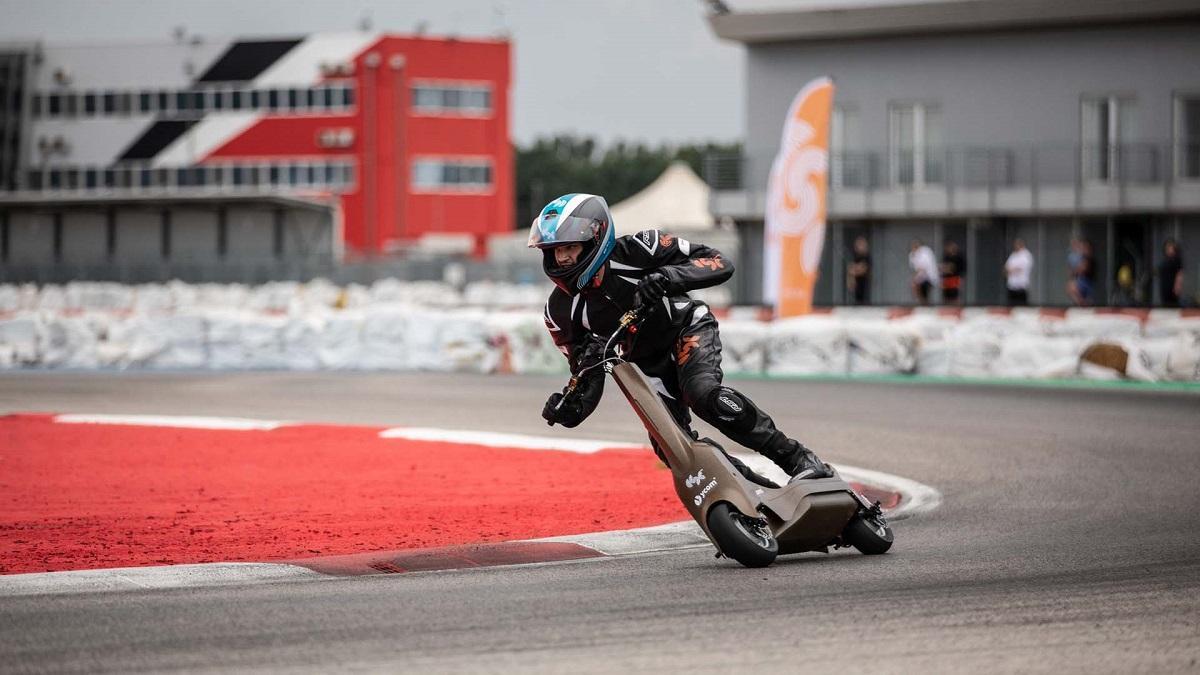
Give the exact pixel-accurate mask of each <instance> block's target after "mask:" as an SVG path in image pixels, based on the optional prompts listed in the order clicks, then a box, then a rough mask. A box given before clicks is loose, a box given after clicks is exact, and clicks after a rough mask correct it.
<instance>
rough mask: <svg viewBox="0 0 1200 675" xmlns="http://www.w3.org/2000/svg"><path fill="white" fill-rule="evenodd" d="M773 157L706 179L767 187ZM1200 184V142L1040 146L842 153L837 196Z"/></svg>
mask: <svg viewBox="0 0 1200 675" xmlns="http://www.w3.org/2000/svg"><path fill="white" fill-rule="evenodd" d="M772 159H773V158H770V157H761V156H754V155H736V154H712V155H709V156H707V157H705V162H704V179H705V181H706V182H707V183H708V184H709V186H710V187H712V188H713V189H715V190H718V191H745V190H749V191H762V190H765V189H766V184H767V176H768V175H769V173H770V167H771V162H772ZM1177 182H1191V183H1200V143H1186V144H1185V143H1176V144H1171V143H1127V144H1122V145H1105V144H1097V145H1079V144H1069V143H1060V144H1052V143H1048V144H1039V145H1031V146H1023V147H969V146H964V147H953V148H928V149H902V150H896V151H887V150H875V151H861V152H835V153H831V155H830V157H829V187H830V191H831V192H833V193H835V194H836V193H837V192H839V191H857V192H862V191H866V192H875V191H888V192H892V191H896V190H901V191H903V190H919V189H922V188H932V189H939V190H950V191H953V190H978V189H984V190H996V189H1004V188H1029V189H1033V190H1037V189H1039V188H1052V187H1072V188H1076V189H1080V188H1083V187H1088V186H1104V185H1112V186H1153V185H1165V184H1171V183H1177Z"/></svg>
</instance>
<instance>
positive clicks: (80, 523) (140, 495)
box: [0, 414, 899, 574]
mask: <svg viewBox="0 0 1200 675" xmlns="http://www.w3.org/2000/svg"><path fill="white" fill-rule="evenodd" d="M380 431H381V429H380V428H376V427H359V426H332V425H294V426H282V427H279V428H276V429H274V430H270V431H262V430H254V431H234V430H226V429H221V430H213V429H194V428H178V427H168V426H133V425H121V424H67V423H59V422H56V421H55V418H54V416H53V415H34V414H23V415H8V416H0V574H18V573H24V572H48V571H58V570H79V569H97V568H113V567H136V566H146V565H170V564H182V563H204V562H267V561H284V560H286V561H293V562H294V561H300V560H304V559H312V558H318V557H328V556H351V557H350V558H346V559H345V560H346V561H347V562H346V564H347V565H350V566H351V567H354V566H355V565H357V566H358V567H362V565H359V564H358V563H360V562H362V561H359V560H357V558H355V557H354V556H356V555H357V556H360V557H361V556H362V555H364V554H369V553H370V552H379V551H387V552H390V553H389V555H390V556H391V557H390V558H388V560H389V561H390V562H389V563H388V564H389V565H391V566H393V567H395V568H396V569H395V570H391V569H389V570H386V571H410V570H414V569H433V568H435V567H436V566H439V565H440V566H442V567H445V566H447V565H449V564H450V563H447V562H446V561H447V560H450V561H452V562H453V561H458V562H454V563H453V564H454V565H459V566H462V565H465V566H477V565H489V564H498V563H496V562H495V560H507V559H508V558H510V557H513V556H516V557H517V558H522V557H530V556H534V557H540V558H539V559H555V560H560V559H573V558H578V557H588V556H590V555H592V553H590V552H589V549H584V548H583V547H579V546H576V545H573V544H554V545H550V544H534V545H530V544H510V545H502V546H478V545H480V544H492V543H495V542H517V541H518V540H524V539H534V538H539V537H550V536H560V535H571V534H580V533H587V532H599V531H608V530H626V529H632V528H638V527H647V526H651V525H659V524H663V523H670V522H676V521H680V520H686V519H687V518H688V514H687V511H686V510H684V508H683V506H682V505H681V504H680V503H679V499H678V497H676V495H675V492H674V489H673V487H672V482H671V477H670V474H669V473H668V472H667V471H666V468H665V467H664V466H663V465H662V464H661V463H659V461H658V460H657V458H655V457H654V455H653V453H651V452H650V451H649V449H645V450H632V449H608V450H602V451H600V452H597V453H594V454H578V453H572V452H565V451H558V450H529V449H519V448H494V447H484V446H480V445H472V444H467V443H458V442H448V441H419V440H410V439H384V438H380V437H379V432H380ZM859 487H860V489H861V486H859ZM865 493H866V494H867V496H868V497H869V498H871V499H881V500H882V501H883V505H884V507H885V508H891V507H894V506H895V505H896V503H897V502H898V501H899V495H897V494H894V493H887V492H876V491H874V490H870V489H867V490H866V491H865ZM446 547H457V548H449V549H447V548H446ZM555 547H557V548H555ZM435 549H437V550H435ZM548 549H554V550H548ZM560 549H561V550H560ZM397 551H409V553H405V554H403V555H399V554H396V552H397ZM547 556H548V557H547ZM522 559H523V558H522ZM372 560H374V559H373V558H372ZM351 563H353V564H351ZM323 564H325V565H326V566H328V565H330V564H333V563H332V562H328V561H327V562H326V563H323ZM339 564H341V563H339ZM335 566H336V565H335ZM317 567H320V565H319V564H317ZM317 567H314V569H316V568H317ZM322 571H325V570H322Z"/></svg>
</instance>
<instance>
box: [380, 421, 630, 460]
mask: <svg viewBox="0 0 1200 675" xmlns="http://www.w3.org/2000/svg"><path fill="white" fill-rule="evenodd" d="M379 437H380V438H403V439H405V440H410V441H435V442H440V443H463V444H466V445H483V446H487V447H489V448H519V449H521V450H561V451H563V452H578V453H581V454H585V455H589V454H592V453H595V452H600V451H601V450H613V449H618V450H641V449H643V448H648V446H647V445H646V444H645V443H622V442H620V441H596V440H589V439H583V438H551V437H546V436H527V435H525V434H501V433H497V432H493V431H464V430H458V429H432V428H428V427H395V428H392V429H385V430H383V431H381V432H379Z"/></svg>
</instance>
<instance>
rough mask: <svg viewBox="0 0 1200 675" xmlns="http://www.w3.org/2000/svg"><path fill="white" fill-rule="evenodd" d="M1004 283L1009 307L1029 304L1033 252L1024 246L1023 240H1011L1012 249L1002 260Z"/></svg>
mask: <svg viewBox="0 0 1200 675" xmlns="http://www.w3.org/2000/svg"><path fill="white" fill-rule="evenodd" d="M1004 276H1005V279H1006V283H1005V285H1006V286H1007V287H1008V305H1009V306H1010V307H1015V306H1025V305H1028V304H1029V281H1030V278H1031V277H1032V276H1033V254H1032V253H1030V252H1029V249H1027V248H1025V240H1024V239H1021V238H1019V237H1018V238H1017V239H1015V240H1013V250H1012V253H1011V254H1009V256H1008V260H1006V261H1004Z"/></svg>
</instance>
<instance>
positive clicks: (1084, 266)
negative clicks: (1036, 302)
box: [1067, 239, 1096, 307]
mask: <svg viewBox="0 0 1200 675" xmlns="http://www.w3.org/2000/svg"><path fill="white" fill-rule="evenodd" d="M1067 265H1068V266H1069V267H1070V268H1071V279H1070V281H1068V282H1067V295H1068V296H1069V297H1070V298H1071V302H1073V303H1075V304H1076V305H1078V306H1080V307H1086V306H1089V305H1091V304H1092V301H1093V299H1092V296H1093V294H1094V293H1095V288H1096V259H1095V258H1094V257H1093V255H1092V244H1091V242H1089V241H1087V240H1085V239H1073V240H1071V252H1070V253H1068V254H1067Z"/></svg>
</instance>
